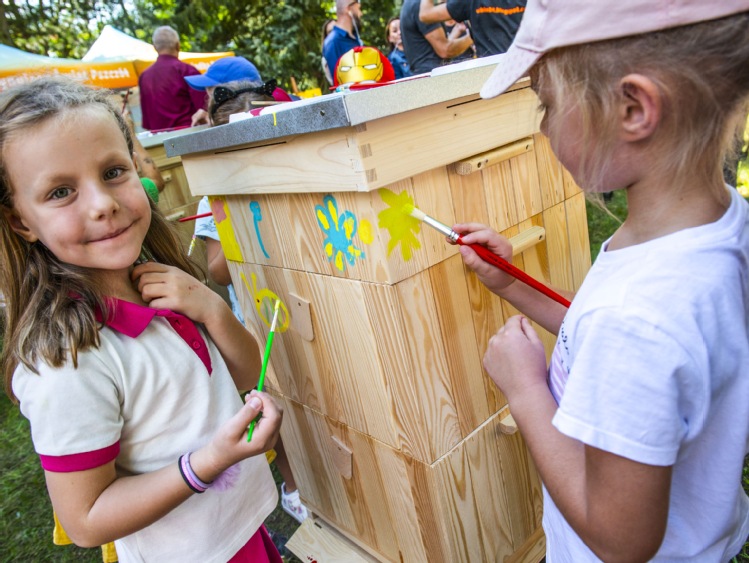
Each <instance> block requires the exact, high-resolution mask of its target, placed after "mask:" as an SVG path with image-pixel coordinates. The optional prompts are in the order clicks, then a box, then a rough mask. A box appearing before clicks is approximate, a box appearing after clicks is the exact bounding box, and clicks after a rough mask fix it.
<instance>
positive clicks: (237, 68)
mask: <svg viewBox="0 0 749 563" xmlns="http://www.w3.org/2000/svg"><path fill="white" fill-rule="evenodd" d="M185 80H186V81H187V83H188V84H189V85H190V86H191V87H192V88H195V89H196V90H205V89H206V87H209V86H218V85H219V84H226V83H227V82H233V81H234V80H251V81H252V82H262V81H263V79H262V78H260V73H259V72H258V70H257V68H256V67H255V65H254V64H252V63H251V62H250V61H248V60H247V59H245V58H244V57H224V58H223V59H219V60H217V61H216V62H214V63H213V64H212V65H211V66H209V67H208V70H207V71H206V72H205V74H195V75H193V76H185Z"/></svg>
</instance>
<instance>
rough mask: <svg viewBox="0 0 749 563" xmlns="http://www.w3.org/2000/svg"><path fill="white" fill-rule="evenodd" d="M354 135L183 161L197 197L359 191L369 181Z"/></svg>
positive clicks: (336, 132)
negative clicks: (361, 162)
mask: <svg viewBox="0 0 749 563" xmlns="http://www.w3.org/2000/svg"><path fill="white" fill-rule="evenodd" d="M354 134H355V132H354V130H353V128H351V127H346V128H340V129H331V130H328V131H320V132H317V133H315V134H310V135H297V136H290V137H284V138H283V139H277V140H274V141H270V142H267V143H255V144H252V145H248V146H247V147H238V148H236V149H232V150H230V151H227V152H219V151H217V152H213V153H200V154H192V155H185V156H184V158H183V159H182V162H183V165H184V168H185V172H186V173H187V175H188V177H189V178H190V179H191V181H192V184H191V186H190V189H191V191H192V193H193V195H227V194H242V193H243V194H258V193H309V192H316V193H321V192H323V193H327V192H338V191H360V190H364V189H366V186H367V182H366V178H365V176H364V172H363V171H362V170H361V168H360V166H359V163H360V157H359V151H358V149H357V147H356V142H355V140H354ZM281 146H282V147H283V149H282V150H281V149H279V147H281Z"/></svg>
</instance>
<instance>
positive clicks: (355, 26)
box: [322, 0, 364, 76]
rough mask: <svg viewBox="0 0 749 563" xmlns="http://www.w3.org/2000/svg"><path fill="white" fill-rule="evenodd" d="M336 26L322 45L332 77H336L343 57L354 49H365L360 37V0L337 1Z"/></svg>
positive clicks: (323, 54)
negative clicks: (336, 69)
mask: <svg viewBox="0 0 749 563" xmlns="http://www.w3.org/2000/svg"><path fill="white" fill-rule="evenodd" d="M335 7H336V18H337V19H336V24H335V27H334V28H333V31H331V32H330V33H328V35H327V37H325V41H323V44H322V56H323V58H324V59H325V62H326V63H327V65H328V68H329V69H330V75H331V76H335V65H336V63H337V62H338V59H340V58H341V55H343V54H344V53H348V52H349V51H350V50H351V49H353V48H354V47H363V46H364V43H363V42H362V40H361V37H359V29H361V17H362V13H361V4H359V1H358V0H336V3H335Z"/></svg>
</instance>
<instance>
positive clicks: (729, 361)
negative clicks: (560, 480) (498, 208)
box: [544, 190, 749, 563]
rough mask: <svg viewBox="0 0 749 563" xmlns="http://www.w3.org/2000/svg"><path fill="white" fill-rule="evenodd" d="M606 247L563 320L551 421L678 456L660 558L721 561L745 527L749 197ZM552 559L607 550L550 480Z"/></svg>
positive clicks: (630, 450)
mask: <svg viewBox="0 0 749 563" xmlns="http://www.w3.org/2000/svg"><path fill="white" fill-rule="evenodd" d="M731 193H732V194H733V195H732V203H731V206H730V208H729V209H728V211H727V212H726V213H725V215H724V216H723V217H722V218H721V219H720V220H718V221H717V222H715V223H712V224H709V225H703V226H700V227H697V228H692V229H686V230H683V231H680V232H677V233H674V234H672V235H668V236H664V237H662V238H659V239H655V240H652V241H649V242H647V243H644V244H640V245H636V246H632V247H629V248H625V249H621V250H616V251H612V252H605V251H604V252H601V254H600V255H599V256H598V258H597V260H596V262H595V264H594V265H593V267H592V268H591V270H590V272H589V273H588V276H587V277H586V279H585V282H584V283H583V286H582V287H581V288H580V291H579V292H578V294H577V295H576V296H575V300H574V301H573V303H572V306H571V307H570V310H569V312H568V314H567V316H566V317H565V320H564V323H563V325H562V327H561V330H560V332H559V336H558V339H557V343H556V347H555V349H554V352H553V354H552V360H551V364H550V367H549V386H550V388H551V391H552V394H553V395H554V397H555V398H556V400H557V402H558V403H559V409H558V410H557V413H556V415H555V416H554V419H553V424H554V426H556V428H557V429H558V430H560V431H561V432H562V433H564V434H566V435H568V436H571V437H573V438H576V439H577V440H580V441H581V442H583V443H585V444H588V445H591V446H594V447H596V448H599V449H602V450H605V451H608V452H612V453H614V454H617V455H620V456H623V457H626V458H629V459H632V460H635V461H637V462H640V463H644V464H649V465H661V466H673V476H672V484H671V498H670V509H669V516H668V526H667V530H666V535H665V538H664V541H663V544H662V545H661V548H660V550H659V551H658V553H657V555H656V557H655V559H654V560H655V561H663V562H665V561H674V562H675V561H679V562H694V563H705V562H713V561H714V562H719V563H722V562H724V561H727V560H728V559H730V558H731V557H732V556H733V555H735V554H736V553H737V552H738V551H739V550H740V549H741V547H742V546H743V544H744V541H745V540H746V538H747V536H748V535H749V499H747V496H746V494H745V493H744V491H743V489H742V487H741V471H742V467H743V459H744V456H745V454H746V452H747V443H748V442H747V441H748V440H749V205H747V203H746V202H745V201H744V200H743V199H742V198H741V197H740V196H739V195H738V194H737V193H736V191H735V190H731ZM544 493H545V498H544V501H545V502H544V529H545V531H546V534H547V540H548V542H547V545H548V562H549V563H558V562H571V563H580V562H584V561H598V559H597V558H596V557H595V555H594V554H593V553H592V552H591V551H590V550H589V549H588V548H587V547H586V546H585V545H584V543H583V542H582V541H581V540H580V538H579V537H578V536H577V534H575V532H574V531H573V530H572V528H570V526H569V525H568V524H567V522H566V521H565V520H564V517H563V516H562V514H561V513H560V512H559V510H558V509H557V508H556V506H555V505H554V502H553V501H552V499H551V498H550V497H549V496H548V494H547V493H546V491H544Z"/></svg>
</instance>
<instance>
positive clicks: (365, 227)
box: [359, 219, 374, 244]
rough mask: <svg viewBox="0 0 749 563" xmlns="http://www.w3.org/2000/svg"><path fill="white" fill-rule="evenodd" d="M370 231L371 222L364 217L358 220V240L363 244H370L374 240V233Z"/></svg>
mask: <svg viewBox="0 0 749 563" xmlns="http://www.w3.org/2000/svg"><path fill="white" fill-rule="evenodd" d="M372 231H373V229H372V223H370V222H369V221H367V220H366V219H362V220H361V221H359V240H361V241H362V242H363V243H364V244H372V241H373V240H374V233H373V232H372Z"/></svg>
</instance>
